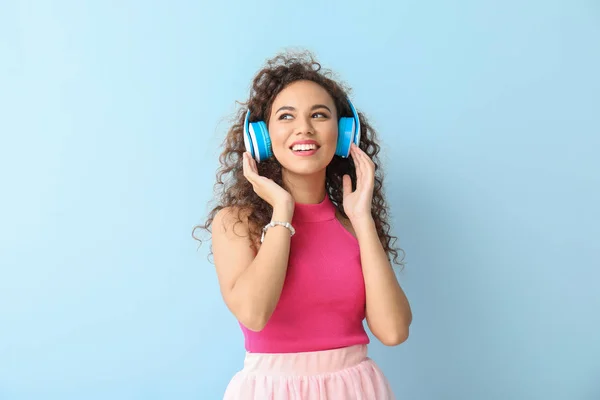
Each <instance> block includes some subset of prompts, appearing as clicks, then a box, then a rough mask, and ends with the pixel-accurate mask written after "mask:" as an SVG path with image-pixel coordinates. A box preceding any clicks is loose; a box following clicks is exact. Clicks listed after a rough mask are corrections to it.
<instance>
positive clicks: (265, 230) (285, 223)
mask: <svg viewBox="0 0 600 400" xmlns="http://www.w3.org/2000/svg"><path fill="white" fill-rule="evenodd" d="M275 225H281V226H283V227H285V228H287V229H289V230H290V237H292V236H294V234H295V233H296V230H295V229H294V227H293V226H292V224H290V223H289V222H281V221H271V222H269V223H268V224H267V225H265V227H264V228H263V229H262V236H261V237H260V242H261V243H262V242H263V240H265V233H267V230H268V229H269V228H272V227H274V226H275Z"/></svg>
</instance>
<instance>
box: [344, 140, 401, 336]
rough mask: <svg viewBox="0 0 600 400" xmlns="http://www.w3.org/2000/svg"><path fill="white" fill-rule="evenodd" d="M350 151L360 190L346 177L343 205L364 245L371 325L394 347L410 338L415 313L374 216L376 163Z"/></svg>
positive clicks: (362, 261)
mask: <svg viewBox="0 0 600 400" xmlns="http://www.w3.org/2000/svg"><path fill="white" fill-rule="evenodd" d="M350 153H351V155H352V159H353V160H354V166H355V169H356V190H354V191H352V182H351V180H350V176H348V175H346V176H344V177H343V183H344V203H343V205H344V211H345V213H346V215H347V216H348V218H349V219H350V222H351V224H352V228H353V230H354V232H355V235H356V238H357V239H358V245H359V247H360V259H361V264H362V271H363V276H364V279H365V289H366V299H367V306H366V316H367V324H368V325H369V328H370V329H371V332H373V334H374V335H375V337H377V339H379V340H380V341H381V342H382V343H383V344H385V345H388V346H394V345H397V344H400V343H402V342H404V341H405V340H406V339H407V338H408V330H409V329H408V328H409V326H410V324H411V322H412V312H411V309H410V305H409V303H408V300H407V298H406V295H405V294H404V291H403V290H402V288H401V287H400V285H399V284H398V280H397V279H396V276H395V274H394V270H393V269H392V266H391V264H390V261H389V259H388V257H387V254H386V252H385V250H384V248H383V246H382V244H381V241H380V239H379V236H378V234H377V229H376V226H375V221H374V220H373V217H372V215H371V207H372V203H373V188H374V181H375V164H374V163H373V160H371V158H370V157H369V156H368V155H367V154H366V153H365V152H364V151H362V150H361V149H360V148H359V147H358V146H356V145H354V144H353V145H352V149H351V151H350Z"/></svg>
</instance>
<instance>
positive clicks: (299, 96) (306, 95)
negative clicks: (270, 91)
mask: <svg viewBox="0 0 600 400" xmlns="http://www.w3.org/2000/svg"><path fill="white" fill-rule="evenodd" d="M316 103H320V104H325V105H330V106H333V104H334V102H333V98H332V97H331V95H330V94H329V93H328V92H327V90H325V89H324V88H323V87H322V86H321V85H319V84H318V83H315V82H313V81H296V82H293V83H291V84H289V85H288V86H286V87H285V88H284V89H283V90H282V91H281V92H279V94H278V95H277V96H276V97H275V100H274V101H273V106H275V107H274V108H275V109H277V108H276V106H284V105H285V106H292V107H296V108H301V107H303V106H306V107H311V106H312V105H313V104H316Z"/></svg>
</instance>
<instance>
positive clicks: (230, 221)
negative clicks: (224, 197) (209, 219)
mask: <svg viewBox="0 0 600 400" xmlns="http://www.w3.org/2000/svg"><path fill="white" fill-rule="evenodd" d="M250 214H251V212H250V211H248V210H246V209H244V208H242V207H236V206H228V207H223V208H221V209H220V210H219V211H217V213H216V214H215V218H214V220H213V235H214V234H215V233H217V234H227V233H231V232H233V233H235V235H236V236H247V235H248V232H249V231H250V222H249V219H248V217H249V216H250Z"/></svg>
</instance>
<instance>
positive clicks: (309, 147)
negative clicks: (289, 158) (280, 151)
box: [290, 144, 319, 153]
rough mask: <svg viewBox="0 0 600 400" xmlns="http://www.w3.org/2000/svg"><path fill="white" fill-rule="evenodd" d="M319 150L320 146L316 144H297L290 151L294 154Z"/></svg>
mask: <svg viewBox="0 0 600 400" xmlns="http://www.w3.org/2000/svg"><path fill="white" fill-rule="evenodd" d="M318 149H319V146H318V145H316V144H296V145H293V146H292V147H290V150H292V151H293V152H294V153H304V152H306V153H308V152H314V151H317V150H318Z"/></svg>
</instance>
